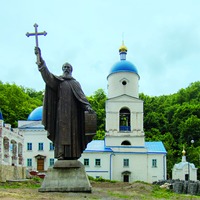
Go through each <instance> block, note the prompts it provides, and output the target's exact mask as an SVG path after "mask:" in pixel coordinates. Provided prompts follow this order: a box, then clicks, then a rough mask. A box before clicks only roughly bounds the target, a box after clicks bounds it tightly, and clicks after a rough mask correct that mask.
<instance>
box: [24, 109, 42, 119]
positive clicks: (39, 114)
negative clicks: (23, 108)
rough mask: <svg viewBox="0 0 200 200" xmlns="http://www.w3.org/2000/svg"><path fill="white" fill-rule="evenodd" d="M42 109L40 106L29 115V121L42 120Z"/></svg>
mask: <svg viewBox="0 0 200 200" xmlns="http://www.w3.org/2000/svg"><path fill="white" fill-rule="evenodd" d="M42 109H43V107H42V106H40V107H38V108H36V109H34V110H33V111H32V112H31V113H30V115H29V116H28V119H27V120H28V121H41V120H42Z"/></svg>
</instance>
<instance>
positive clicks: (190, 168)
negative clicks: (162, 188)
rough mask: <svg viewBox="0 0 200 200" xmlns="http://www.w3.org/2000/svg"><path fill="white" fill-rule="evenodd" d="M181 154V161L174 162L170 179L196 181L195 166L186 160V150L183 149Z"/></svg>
mask: <svg viewBox="0 0 200 200" xmlns="http://www.w3.org/2000/svg"><path fill="white" fill-rule="evenodd" d="M182 154H183V155H182V160H181V162H180V163H178V164H175V165H174V167H173V169H172V179H174V180H176V179H179V180H186V181H188V180H192V181H197V168H196V167H195V165H194V164H193V163H190V162H187V161H186V156H185V154H186V151H185V150H184V149H183V151H182Z"/></svg>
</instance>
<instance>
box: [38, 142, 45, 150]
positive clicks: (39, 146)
mask: <svg viewBox="0 0 200 200" xmlns="http://www.w3.org/2000/svg"><path fill="white" fill-rule="evenodd" d="M38 150H39V151H43V150H44V144H43V142H39V143H38Z"/></svg>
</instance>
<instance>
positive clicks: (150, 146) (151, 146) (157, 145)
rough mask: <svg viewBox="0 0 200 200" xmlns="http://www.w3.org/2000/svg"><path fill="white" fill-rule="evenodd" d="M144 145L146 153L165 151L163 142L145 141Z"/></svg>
mask: <svg viewBox="0 0 200 200" xmlns="http://www.w3.org/2000/svg"><path fill="white" fill-rule="evenodd" d="M145 147H146V148H147V150H148V153H167V151H166V149H165V147H164V145H163V143H162V142H161V141H159V142H145Z"/></svg>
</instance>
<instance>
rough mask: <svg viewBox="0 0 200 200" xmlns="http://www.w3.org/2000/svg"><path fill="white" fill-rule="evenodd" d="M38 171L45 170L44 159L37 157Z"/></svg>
mask: <svg viewBox="0 0 200 200" xmlns="http://www.w3.org/2000/svg"><path fill="white" fill-rule="evenodd" d="M37 171H44V159H37Z"/></svg>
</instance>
